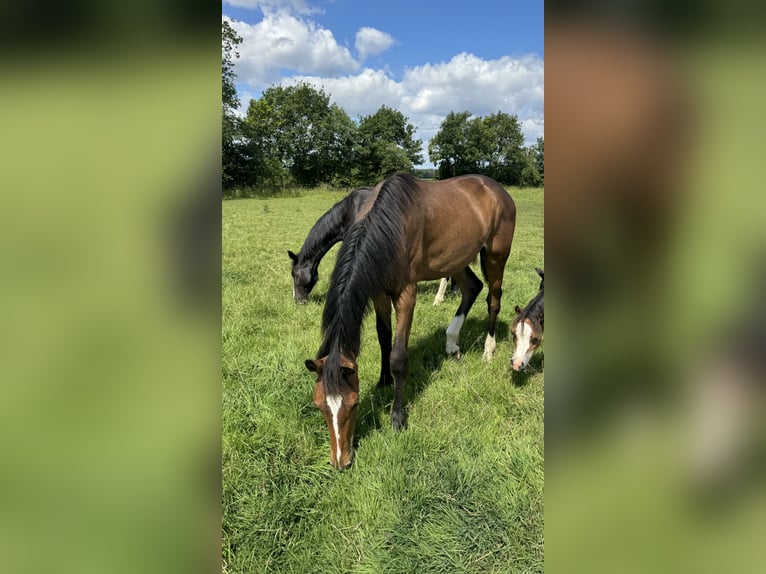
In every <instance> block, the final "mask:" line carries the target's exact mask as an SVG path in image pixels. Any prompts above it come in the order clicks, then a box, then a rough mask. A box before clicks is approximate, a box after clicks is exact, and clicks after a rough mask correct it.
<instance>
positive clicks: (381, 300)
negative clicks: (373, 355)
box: [373, 295, 391, 387]
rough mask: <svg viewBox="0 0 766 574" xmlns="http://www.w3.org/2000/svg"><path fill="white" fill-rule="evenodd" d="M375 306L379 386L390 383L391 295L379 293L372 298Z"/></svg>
mask: <svg viewBox="0 0 766 574" xmlns="http://www.w3.org/2000/svg"><path fill="white" fill-rule="evenodd" d="M373 305H374V306H375V330H376V331H377V332H378V343H379V344H380V378H379V379H378V386H379V387H386V386H388V385H390V384H391V297H389V296H388V295H379V296H377V297H375V298H374V299H373Z"/></svg>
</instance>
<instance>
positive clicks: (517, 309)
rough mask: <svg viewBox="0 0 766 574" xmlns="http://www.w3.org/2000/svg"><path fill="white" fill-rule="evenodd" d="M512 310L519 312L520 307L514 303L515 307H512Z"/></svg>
mask: <svg viewBox="0 0 766 574" xmlns="http://www.w3.org/2000/svg"><path fill="white" fill-rule="evenodd" d="M514 311H516V314H517V315H518V314H519V313H521V307H519V306H518V305H516V307H514Z"/></svg>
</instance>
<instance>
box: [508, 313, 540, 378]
mask: <svg viewBox="0 0 766 574" xmlns="http://www.w3.org/2000/svg"><path fill="white" fill-rule="evenodd" d="M511 335H512V337H513V345H514V348H513V357H512V358H511V367H512V368H513V370H514V371H522V370H524V369H526V367H527V365H528V364H529V359H531V358H532V354H533V353H534V352H535V349H537V347H539V346H540V341H542V338H543V331H542V325H541V324H540V322H539V321H537V320H536V319H535V318H534V317H533V316H531V314H529V313H526V314H524V313H523V310H522V309H521V308H520V307H519V306H518V305H516V317H515V318H514V319H513V322H512V323H511Z"/></svg>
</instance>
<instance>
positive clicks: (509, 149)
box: [483, 112, 527, 185]
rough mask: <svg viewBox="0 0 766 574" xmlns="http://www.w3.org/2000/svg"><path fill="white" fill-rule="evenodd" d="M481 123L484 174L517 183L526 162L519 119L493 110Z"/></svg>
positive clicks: (511, 183)
mask: <svg viewBox="0 0 766 574" xmlns="http://www.w3.org/2000/svg"><path fill="white" fill-rule="evenodd" d="M483 124H484V137H485V139H484V153H485V154H486V158H487V162H488V165H487V169H486V174H487V175H488V176H490V177H492V178H494V179H496V180H497V181H500V182H503V183H506V184H509V185H517V184H518V183H519V182H520V178H521V172H522V170H523V169H524V167H525V166H526V163H527V158H526V150H525V149H524V134H523V133H522V132H521V124H520V123H519V118H518V117H517V116H516V115H509V114H506V113H504V112H497V113H495V114H491V115H489V116H487V117H485V118H484V120H483Z"/></svg>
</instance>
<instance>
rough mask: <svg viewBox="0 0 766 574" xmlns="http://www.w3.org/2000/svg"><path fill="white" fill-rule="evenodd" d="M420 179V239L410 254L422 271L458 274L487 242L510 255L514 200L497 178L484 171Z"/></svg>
mask: <svg viewBox="0 0 766 574" xmlns="http://www.w3.org/2000/svg"><path fill="white" fill-rule="evenodd" d="M419 185H420V186H421V189H422V191H423V195H422V198H421V200H422V203H421V205H422V209H421V210H419V211H420V213H419V215H414V216H413V220H412V227H413V231H412V234H413V235H414V236H415V237H417V240H416V241H415V242H414V244H413V253H412V256H411V259H412V260H413V263H414V267H415V268H416V269H417V272H416V274H417V275H418V277H421V278H424V279H427V278H438V277H441V276H446V275H450V274H454V273H456V272H458V271H460V270H462V269H463V268H464V267H465V266H466V265H468V264H469V263H470V262H471V261H473V259H474V258H475V257H476V254H477V253H478V252H479V251H480V250H481V249H482V248H484V247H487V248H488V249H489V250H490V251H498V252H500V253H501V256H503V257H507V255H508V252H509V251H510V246H511V241H512V239H513V233H514V228H515V222H516V205H515V203H514V202H513V199H512V198H511V196H510V195H509V194H508V192H507V191H506V190H505V189H504V188H503V187H502V186H501V185H500V184H499V183H497V182H496V181H495V180H493V179H491V178H489V177H486V176H482V175H464V176H458V177H453V178H450V179H445V180H441V181H435V182H429V181H419Z"/></svg>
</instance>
